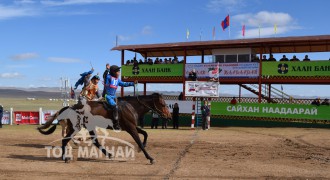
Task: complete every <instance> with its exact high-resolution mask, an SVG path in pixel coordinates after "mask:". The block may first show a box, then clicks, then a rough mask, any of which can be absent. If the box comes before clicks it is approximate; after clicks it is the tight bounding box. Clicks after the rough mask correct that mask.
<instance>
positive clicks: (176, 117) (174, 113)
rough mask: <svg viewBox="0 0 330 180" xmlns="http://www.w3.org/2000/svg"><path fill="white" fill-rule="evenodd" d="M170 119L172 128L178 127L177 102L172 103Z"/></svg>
mask: <svg viewBox="0 0 330 180" xmlns="http://www.w3.org/2000/svg"><path fill="white" fill-rule="evenodd" d="M172 120H173V129H179V105H178V103H175V104H174V107H173V112H172Z"/></svg>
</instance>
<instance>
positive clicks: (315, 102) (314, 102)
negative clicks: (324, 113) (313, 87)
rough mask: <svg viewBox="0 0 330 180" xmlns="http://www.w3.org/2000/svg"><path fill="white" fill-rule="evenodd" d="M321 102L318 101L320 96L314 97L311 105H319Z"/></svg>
mask: <svg viewBox="0 0 330 180" xmlns="http://www.w3.org/2000/svg"><path fill="white" fill-rule="evenodd" d="M320 104H321V103H320V98H316V99H314V100H313V101H312V103H311V105H316V106H319V105H320Z"/></svg>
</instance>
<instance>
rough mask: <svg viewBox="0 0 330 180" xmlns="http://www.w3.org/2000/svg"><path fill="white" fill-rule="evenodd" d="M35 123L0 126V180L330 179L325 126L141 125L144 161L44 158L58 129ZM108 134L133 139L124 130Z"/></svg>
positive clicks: (329, 140)
mask: <svg viewBox="0 0 330 180" xmlns="http://www.w3.org/2000/svg"><path fill="white" fill-rule="evenodd" d="M35 127H36V126H23V125H20V126H4V128H3V129H0V149H1V154H0V179H21V178H24V179H45V178H47V179H68V178H76V179H77V178H89V179H96V178H103V179H119V178H120V179H150V178H156V179H164V178H170V179H171V178H182V179H192V178H199V179H201V178H214V179H255V178H271V179H272V178H281V179H282V178H293V179H300V178H301V179H319V178H326V179H330V171H329V170H330V131H329V129H298V128H213V129H212V130H209V131H192V130H188V129H186V130H172V129H168V130H162V129H158V130H150V129H147V132H148V133H149V140H148V147H147V150H148V152H149V153H150V155H151V156H152V157H154V158H155V160H156V161H157V162H156V164H154V165H149V164H148V160H147V159H145V157H144V155H143V154H142V153H136V154H135V155H136V158H135V160H129V161H126V162H121V161H115V160H114V161H108V160H104V159H83V158H79V159H78V160H75V161H74V162H72V163H69V164H66V163H64V162H63V161H62V160H60V159H56V158H47V157H46V154H47V153H46V149H45V145H48V144H49V143H50V142H52V141H54V140H57V139H59V138H60V131H59V129H57V131H56V132H55V133H54V134H53V135H49V136H45V135H41V134H39V133H38V132H37V131H36V130H35ZM110 134H111V136H113V137H118V138H121V139H124V140H127V141H129V142H132V143H133V141H132V139H131V137H130V136H129V135H128V134H127V133H113V132H111V133H110ZM107 143H108V142H107ZM133 144H134V143H133ZM57 145H59V144H57Z"/></svg>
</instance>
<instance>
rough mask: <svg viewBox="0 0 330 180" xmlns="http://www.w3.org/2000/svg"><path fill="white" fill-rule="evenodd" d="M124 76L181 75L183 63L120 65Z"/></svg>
mask: <svg viewBox="0 0 330 180" xmlns="http://www.w3.org/2000/svg"><path fill="white" fill-rule="evenodd" d="M121 69H122V71H121V75H122V76H124V77H139V76H180V77H182V76H183V64H152V65H149V64H140V65H138V66H133V65H127V66H122V67H121Z"/></svg>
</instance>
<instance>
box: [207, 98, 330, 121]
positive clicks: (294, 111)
mask: <svg viewBox="0 0 330 180" xmlns="http://www.w3.org/2000/svg"><path fill="white" fill-rule="evenodd" d="M211 104H212V109H211V114H213V115H229V116H254V117H274V118H295V119H311V120H330V106H324V105H322V106H313V105H298V104H258V103H240V104H237V105H232V104H229V103H222V102H212V103H211Z"/></svg>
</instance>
